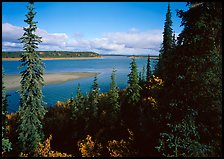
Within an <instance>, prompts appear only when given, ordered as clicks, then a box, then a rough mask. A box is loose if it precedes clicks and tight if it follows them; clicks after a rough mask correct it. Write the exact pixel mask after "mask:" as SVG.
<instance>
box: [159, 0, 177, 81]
mask: <svg viewBox="0 0 224 159" xmlns="http://www.w3.org/2000/svg"><path fill="white" fill-rule="evenodd" d="M172 23H173V22H172V20H171V9H170V3H168V9H167V13H166V20H165V25H164V31H163V43H162V47H161V49H160V55H159V62H158V64H157V66H156V70H155V74H156V75H157V76H160V77H161V76H162V78H164V77H165V76H166V71H165V69H166V66H167V65H168V64H167V58H168V57H169V55H170V52H171V49H172V33H173V29H172Z"/></svg>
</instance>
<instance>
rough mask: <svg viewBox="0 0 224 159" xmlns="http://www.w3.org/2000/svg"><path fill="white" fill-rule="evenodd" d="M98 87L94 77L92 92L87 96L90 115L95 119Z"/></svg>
mask: <svg viewBox="0 0 224 159" xmlns="http://www.w3.org/2000/svg"><path fill="white" fill-rule="evenodd" d="M99 90H100V89H99V86H98V83H97V76H95V77H94V80H93V85H92V90H91V92H90V95H89V104H90V107H89V109H90V114H91V115H93V117H94V118H95V117H96V116H97V110H98V103H99Z"/></svg>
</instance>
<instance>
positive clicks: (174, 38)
mask: <svg viewBox="0 0 224 159" xmlns="http://www.w3.org/2000/svg"><path fill="white" fill-rule="evenodd" d="M175 47H176V37H175V32H174V33H173V39H172V48H173V49H174V48H175Z"/></svg>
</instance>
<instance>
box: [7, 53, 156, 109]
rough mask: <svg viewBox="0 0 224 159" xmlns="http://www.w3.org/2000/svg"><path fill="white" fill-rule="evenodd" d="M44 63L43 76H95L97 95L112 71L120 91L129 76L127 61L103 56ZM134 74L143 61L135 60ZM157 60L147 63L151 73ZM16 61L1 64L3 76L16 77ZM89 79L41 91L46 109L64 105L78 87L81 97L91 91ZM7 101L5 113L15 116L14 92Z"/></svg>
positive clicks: (10, 91)
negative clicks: (83, 73)
mask: <svg viewBox="0 0 224 159" xmlns="http://www.w3.org/2000/svg"><path fill="white" fill-rule="evenodd" d="M43 62H44V63H45V66H46V68H45V73H53V72H99V73H100V74H99V75H98V76H97V78H98V84H99V87H100V92H106V91H108V90H109V87H110V82H111V80H110V76H111V72H112V69H113V67H115V68H116V70H117V72H116V82H117V85H118V87H119V88H120V89H123V88H126V87H127V81H128V76H127V75H128V74H129V73H130V68H129V67H130V62H131V59H130V58H127V57H125V56H105V57H103V58H100V59H86V60H55V61H53V60H52V61H43ZM136 62H137V66H138V70H139V71H142V67H143V66H145V67H146V64H147V58H137V59H136ZM156 63H157V60H151V63H150V65H151V68H152V70H154V68H155V65H156ZM19 65H20V62H19V61H3V67H4V71H5V74H6V75H12V74H19V72H20V71H21V70H18V66H19ZM93 78H94V77H90V78H84V79H79V80H73V81H69V82H66V83H62V84H49V85H46V86H44V87H43V95H44V98H43V99H44V102H46V103H47V106H50V105H51V106H52V105H54V104H55V103H56V102H57V101H67V100H68V99H69V98H71V97H74V96H75V95H76V89H77V85H78V83H80V85H81V90H82V93H83V94H86V93H88V92H89V91H90V90H91V86H92V84H93ZM7 94H9V95H10V96H9V97H8V98H7V99H8V103H9V107H8V108H9V112H15V111H17V110H18V107H19V94H18V93H17V92H16V90H9V91H7Z"/></svg>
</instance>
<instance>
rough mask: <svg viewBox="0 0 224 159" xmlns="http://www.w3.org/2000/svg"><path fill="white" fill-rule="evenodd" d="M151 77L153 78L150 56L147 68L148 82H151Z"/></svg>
mask: <svg viewBox="0 0 224 159" xmlns="http://www.w3.org/2000/svg"><path fill="white" fill-rule="evenodd" d="M151 76H152V72H151V66H150V56H149V55H148V59H147V68H146V78H147V80H149V78H150V77H151Z"/></svg>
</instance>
